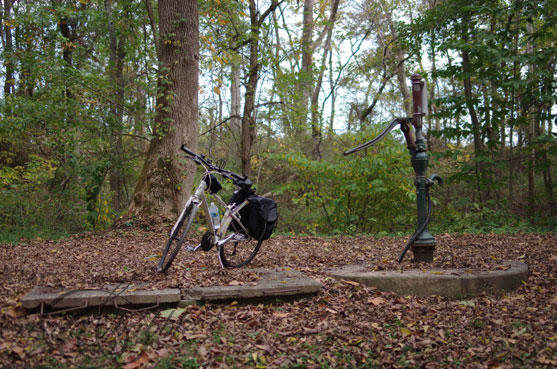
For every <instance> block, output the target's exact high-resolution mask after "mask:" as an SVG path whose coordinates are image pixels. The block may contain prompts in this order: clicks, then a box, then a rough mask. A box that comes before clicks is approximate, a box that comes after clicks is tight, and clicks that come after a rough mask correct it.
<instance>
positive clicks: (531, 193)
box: [526, 23, 536, 221]
mask: <svg viewBox="0 0 557 369" xmlns="http://www.w3.org/2000/svg"><path fill="white" fill-rule="evenodd" d="M526 28H527V31H528V33H529V34H530V35H532V34H533V33H534V25H533V24H532V23H528V24H527V25H526ZM532 42H533V41H529V42H528V44H527V46H526V49H527V52H528V54H529V56H533V53H534V45H533V44H532ZM528 72H529V74H530V75H533V74H534V65H533V64H531V63H530V64H529V65H528ZM535 130H536V104H535V103H532V104H531V106H530V117H529V119H528V133H527V140H528V146H529V150H528V151H529V155H528V156H529V163H528V215H529V216H530V218H531V219H532V218H533V216H534V214H535V212H536V187H535V178H534V166H535V163H536V150H535V149H534V138H535ZM532 221H533V220H532Z"/></svg>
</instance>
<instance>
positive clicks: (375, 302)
mask: <svg viewBox="0 0 557 369" xmlns="http://www.w3.org/2000/svg"><path fill="white" fill-rule="evenodd" d="M386 301H387V300H385V299H384V298H382V297H374V298H370V299H368V300H367V303H368V304H372V305H375V306H379V305H381V304H384V303H385V302H386Z"/></svg>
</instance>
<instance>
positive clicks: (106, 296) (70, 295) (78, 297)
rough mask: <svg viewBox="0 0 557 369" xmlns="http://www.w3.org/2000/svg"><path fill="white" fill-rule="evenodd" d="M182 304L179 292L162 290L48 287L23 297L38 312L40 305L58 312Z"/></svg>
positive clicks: (22, 302)
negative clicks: (62, 288)
mask: <svg viewBox="0 0 557 369" xmlns="http://www.w3.org/2000/svg"><path fill="white" fill-rule="evenodd" d="M178 301H180V290H179V289H175V288H168V289H161V290H129V291H125V290H124V291H112V290H108V289H99V290H96V289H92V290H75V291H71V290H70V291H63V290H60V289H53V288H48V287H40V286H37V287H34V288H33V289H32V290H31V291H30V292H29V293H28V294H26V295H25V296H23V297H22V298H21V306H22V307H23V308H24V309H35V308H38V307H40V306H41V304H45V305H48V306H50V307H52V308H55V309H63V308H77V307H84V306H87V307H92V306H114V304H115V303H116V304H117V305H147V304H150V305H154V304H169V303H177V302H178Z"/></svg>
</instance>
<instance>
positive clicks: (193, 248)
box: [185, 245, 201, 252]
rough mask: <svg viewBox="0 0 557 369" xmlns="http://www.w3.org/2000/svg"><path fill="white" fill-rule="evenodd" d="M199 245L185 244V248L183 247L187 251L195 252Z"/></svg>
mask: <svg viewBox="0 0 557 369" xmlns="http://www.w3.org/2000/svg"><path fill="white" fill-rule="evenodd" d="M200 247H201V245H197V246H194V245H187V246H186V248H185V250H186V251H187V252H196V251H198V250H199V248H200Z"/></svg>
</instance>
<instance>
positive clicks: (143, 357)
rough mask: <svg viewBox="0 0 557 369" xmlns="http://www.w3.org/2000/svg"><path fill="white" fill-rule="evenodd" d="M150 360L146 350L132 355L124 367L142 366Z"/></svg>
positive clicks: (126, 368)
mask: <svg viewBox="0 0 557 369" xmlns="http://www.w3.org/2000/svg"><path fill="white" fill-rule="evenodd" d="M148 362H149V355H147V353H146V352H142V353H141V354H140V355H137V356H135V355H134V356H130V357H129V358H128V360H127V362H126V364H125V365H124V366H123V367H122V368H123V369H136V368H139V367H141V366H142V365H143V364H146V363H148Z"/></svg>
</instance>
